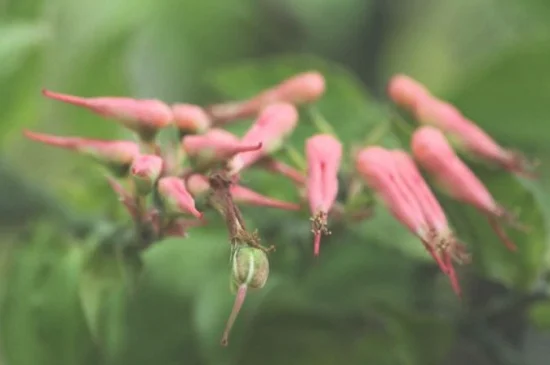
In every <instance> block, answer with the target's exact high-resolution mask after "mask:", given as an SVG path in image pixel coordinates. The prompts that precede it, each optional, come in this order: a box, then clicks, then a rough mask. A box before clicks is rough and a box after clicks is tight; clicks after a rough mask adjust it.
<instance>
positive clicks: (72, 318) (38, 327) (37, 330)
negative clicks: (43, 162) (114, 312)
mask: <svg viewBox="0 0 550 365" xmlns="http://www.w3.org/2000/svg"><path fill="white" fill-rule="evenodd" d="M82 248H83V247H82V246H79V245H78V244H76V242H74V243H73V242H68V241H67V237H66V236H64V235H63V234H60V233H58V232H56V231H55V229H54V228H50V227H48V226H46V225H42V226H40V227H38V228H37V230H36V231H34V233H33V235H32V238H31V239H30V240H29V241H27V242H26V243H25V244H20V243H18V245H17V246H16V247H15V249H14V250H13V252H12V255H11V256H10V263H9V265H10V268H9V270H8V272H7V277H6V278H3V280H5V290H4V296H3V298H2V307H1V311H2V323H1V331H2V341H3V346H2V350H3V352H4V355H5V358H6V361H7V362H8V363H9V364H13V365H31V364H35V365H41V364H52V365H53V364H59V365H63V364H67V365H74V364H97V361H98V360H99V358H98V356H99V354H98V352H97V349H96V347H95V346H94V344H93V342H92V341H91V338H90V335H89V332H88V330H87V326H86V322H85V319H84V316H83V313H82V311H81V307H80V302H79V299H78V292H77V288H78V276H79V271H80V267H81V264H82V255H83V249H82Z"/></svg>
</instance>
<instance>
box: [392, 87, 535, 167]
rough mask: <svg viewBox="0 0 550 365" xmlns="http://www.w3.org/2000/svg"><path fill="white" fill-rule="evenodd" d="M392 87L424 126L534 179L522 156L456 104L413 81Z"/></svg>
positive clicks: (473, 151)
mask: <svg viewBox="0 0 550 365" xmlns="http://www.w3.org/2000/svg"><path fill="white" fill-rule="evenodd" d="M392 81H393V83H391V84H390V89H389V92H390V95H391V97H392V99H393V100H394V101H395V102H396V103H398V104H400V105H401V106H403V107H405V108H407V109H408V110H409V111H410V112H411V113H412V114H413V115H414V117H415V118H416V119H417V121H418V122H419V123H421V124H425V125H431V126H434V127H437V128H439V129H440V130H442V131H443V132H444V133H445V134H447V135H449V137H451V138H452V140H453V142H457V143H458V145H459V147H460V148H462V149H464V150H465V151H466V152H468V153H470V154H472V155H473V156H475V157H477V158H479V159H481V160H484V161H487V162H490V163H494V164H497V165H500V166H502V167H503V168H505V169H506V170H509V171H512V172H514V173H517V174H519V175H523V176H525V177H535V176H536V174H535V173H534V172H533V171H534V168H535V166H534V164H533V163H532V162H530V161H528V160H527V159H526V158H525V156H524V155H523V154H521V153H520V152H517V151H512V150H509V149H505V148H503V147H501V146H500V145H499V144H498V143H497V142H496V141H495V140H494V139H493V138H491V137H490V136H489V135H488V134H487V133H486V132H485V131H484V130H483V129H481V128H480V127H479V126H478V125H477V124H475V123H474V122H473V121H471V120H470V119H468V118H466V117H465V116H464V115H463V114H462V113H461V112H460V111H459V110H458V109H457V108H456V107H454V106H453V105H451V104H449V103H447V102H445V101H442V100H439V99H438V98H436V97H433V96H432V95H430V94H429V93H428V92H427V90H426V89H425V88H424V87H423V86H422V85H420V84H419V83H417V82H416V81H414V80H412V79H410V78H409V79H404V78H397V79H396V80H392Z"/></svg>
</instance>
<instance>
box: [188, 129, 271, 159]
mask: <svg viewBox="0 0 550 365" xmlns="http://www.w3.org/2000/svg"><path fill="white" fill-rule="evenodd" d="M262 146H263V144H262V142H254V143H246V142H241V141H239V139H238V138H237V137H236V136H234V135H233V134H231V133H230V132H228V131H225V130H223V129H210V130H209V131H207V132H206V133H205V134H200V135H188V136H185V137H183V139H182V148H183V149H184V151H185V152H186V153H187V154H188V155H189V156H192V157H197V158H198V159H199V160H201V162H202V163H211V162H216V161H226V160H229V159H231V158H232V157H233V156H235V155H237V154H239V153H244V152H252V151H259V150H261V149H262Z"/></svg>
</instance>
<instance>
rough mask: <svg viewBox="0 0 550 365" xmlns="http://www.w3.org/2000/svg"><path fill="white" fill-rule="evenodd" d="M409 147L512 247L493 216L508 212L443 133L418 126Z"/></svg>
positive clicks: (508, 215)
mask: <svg viewBox="0 0 550 365" xmlns="http://www.w3.org/2000/svg"><path fill="white" fill-rule="evenodd" d="M411 147H412V150H413V153H414V157H415V159H416V160H417V161H418V162H419V163H420V165H421V166H422V167H423V168H424V169H425V170H426V171H428V172H429V173H430V174H431V175H432V176H434V178H435V179H436V181H437V182H438V183H439V184H440V185H441V187H443V188H444V190H445V191H446V192H447V193H448V194H449V195H451V196H452V197H453V198H455V199H456V200H459V201H461V202H464V203H466V204H470V205H472V206H474V207H476V208H477V209H478V210H479V211H481V212H482V213H484V214H485V215H486V216H487V217H488V218H489V220H490V223H491V226H493V228H494V229H495V232H496V233H497V234H498V236H499V238H501V239H502V240H503V242H504V244H505V245H506V246H507V247H508V248H509V249H510V250H515V249H516V246H515V245H514V244H513V243H512V242H511V241H510V240H509V239H508V238H507V237H506V235H505V234H504V232H503V231H502V230H501V229H500V227H498V225H496V224H495V220H494V219H495V218H505V219H510V218H511V217H512V216H511V214H510V213H508V212H507V211H506V210H505V209H504V208H503V207H502V206H500V205H499V204H498V203H497V202H495V200H494V198H493V197H492V195H491V193H490V192H489V191H488V190H487V188H486V187H485V186H484V185H483V183H482V182H481V181H480V180H479V179H478V178H477V177H476V176H475V174H474V173H473V172H472V171H471V170H470V169H469V168H468V166H467V165H466V164H465V163H464V162H462V160H460V158H459V157H458V156H457V155H456V153H455V152H454V151H453V149H452V148H451V146H450V145H449V143H448V141H447V139H446V138H445V136H444V135H443V133H441V132H440V131H439V130H438V129H436V128H433V127H421V128H419V129H418V130H417V131H416V132H415V133H414V134H413V137H412V140H411Z"/></svg>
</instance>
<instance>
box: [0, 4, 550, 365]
mask: <svg viewBox="0 0 550 365" xmlns="http://www.w3.org/2000/svg"><path fill="white" fill-rule="evenodd" d="M548 19H550V2H548V1H547V0H521V1H518V0H461V1H454V0H255V1H254V0H223V1H222V0H216V1H212V0H200V1H199V0H179V1H177V0H164V1H158V0H95V1H84V0H43V1H40V0H0V148H1V151H2V153H1V154H0V228H1V230H0V241H1V245H0V269H1V276H0V293H1V306H0V340H1V341H0V356H1V358H0V362H1V363H2V364H3V365H39V364H52V365H54V364H55V365H65V364H66V365H76V364H79V365H80V364H132V365H141V364H144V365H145V364H159V365H173V364H240V365H245V364H259V363H261V364H266V365H271V364H278V365H279V364H285V365H286V364H288V365H290V364H300V365H306V364H316V365H324V364H336V363H347V364H373V365H386V364H388V365H400V364H403V365H421V364H422V365H428V364H457V365H459V364H472V365H474V364H479V365H488V364H506V365H508V364H510V365H512V364H529V365H538V364H541V365H542V364H547V363H548V358H549V357H550V332H548V329H549V328H550V299H549V298H548V284H547V276H546V273H547V269H548V267H549V266H550V254H549V250H548V234H547V225H548V213H549V212H548V209H550V188H549V186H550V168H549V167H548V166H550V22H549V21H548ZM309 69H317V70H319V71H322V72H323V73H324V74H325V76H326V78H327V87H328V91H327V94H326V96H325V97H324V98H323V99H322V100H321V101H320V102H319V103H318V109H319V110H320V112H322V113H323V115H324V116H325V118H326V119H327V120H328V121H329V122H330V123H331V124H332V125H333V127H334V129H335V130H336V131H337V133H338V135H339V136H340V138H341V139H342V140H343V141H344V142H345V143H346V145H347V146H348V147H349V146H351V143H352V142H355V143H357V142H360V141H361V140H364V138H366V137H367V136H368V135H369V133H371V132H372V131H373V130H376V128H377V126H380V125H386V124H387V125H388V126H389V127H388V130H387V131H386V135H385V137H384V138H382V140H381V141H380V143H388V144H394V145H395V144H396V143H402V144H403V142H406V141H405V139H404V137H403V136H404V133H403V130H402V129H395V130H394V128H393V124H392V122H391V120H390V119H391V117H390V114H389V112H388V104H387V101H386V98H385V95H384V89H385V84H386V82H387V80H388V78H389V77H390V76H391V75H392V74H394V73H396V72H404V73H407V74H409V75H411V76H413V77H415V78H416V79H418V80H420V81H421V82H423V83H425V84H426V85H427V86H428V87H429V88H430V89H431V90H432V91H433V92H434V93H435V94H436V95H438V96H440V97H442V98H444V99H447V100H450V101H452V102H454V103H455V104H456V105H457V106H459V107H460V108H461V109H462V110H463V111H464V113H465V114H466V115H468V116H469V117H471V118H472V119H474V120H476V121H477V122H478V123H479V124H480V125H481V126H482V127H483V128H485V129H486V130H487V131H489V132H490V133H491V134H492V135H493V136H494V137H495V138H496V139H497V140H498V141H499V142H502V144H504V145H506V146H510V147H513V148H517V149H519V150H522V151H524V152H525V153H527V154H528V155H530V156H534V157H537V158H538V159H539V160H540V161H541V163H542V167H541V171H542V177H541V179H540V181H538V182H528V181H522V180H518V179H515V178H513V177H510V176H509V175H508V174H505V173H502V172H496V171H491V170H487V169H485V168H483V167H479V166H476V169H477V170H476V171H478V172H479V173H480V176H482V177H483V178H484V181H485V182H486V183H487V184H488V186H489V187H490V188H491V190H492V191H493V192H494V193H495V196H496V197H497V198H498V199H499V200H500V201H501V202H503V204H505V205H506V206H507V207H509V208H511V209H513V210H514V211H515V212H517V213H518V214H520V216H521V218H522V220H523V221H524V222H526V223H527V224H529V225H530V226H531V227H532V229H531V231H530V232H529V233H527V234H525V233H513V234H512V237H513V238H514V239H515V240H516V242H517V244H518V246H519V251H518V252H517V253H509V252H507V251H506V250H505V249H504V247H503V246H502V245H501V244H500V243H499V242H498V240H497V239H496V238H495V237H494V235H493V234H492V232H491V231H490V230H489V229H488V227H487V224H486V223H485V221H484V220H483V218H482V217H481V216H480V215H479V214H478V213H476V212H475V211H474V210H472V209H469V208H465V207H463V206H460V205H458V204H454V203H452V202H449V201H448V200H445V199H444V198H442V201H443V202H444V203H445V207H446V209H447V212H448V214H449V216H450V218H451V219H452V222H453V225H454V227H455V228H456V230H457V232H458V233H459V235H460V237H461V238H462V239H463V240H464V241H466V242H468V243H469V244H470V249H471V251H472V252H473V254H474V263H473V264H472V265H470V266H468V267H463V268H461V269H460V271H459V272H460V277H461V281H462V284H463V286H464V290H465V297H464V299H463V300H462V301H459V300H458V299H457V298H456V297H455V296H454V295H453V293H452V291H451V289H450V286H449V284H448V282H447V281H446V280H445V278H443V277H442V275H441V274H439V273H438V271H437V268H436V267H435V266H434V265H433V263H432V262H431V261H430V260H429V258H428V256H427V254H425V253H424V252H423V249H422V247H421V245H420V243H419V242H417V241H416V240H415V239H414V238H412V237H411V236H410V235H409V234H408V233H406V232H405V231H404V230H403V229H402V228H400V227H399V226H398V225H397V224H396V223H395V222H394V221H393V220H392V219H390V217H389V215H388V214H387V212H385V211H384V209H382V208H380V207H378V208H376V214H375V217H374V218H373V219H372V220H371V221H369V222H366V223H363V224H361V225H358V226H357V225H356V226H348V225H341V226H336V227H332V229H333V235H332V236H331V237H330V238H329V239H327V240H325V242H324V244H323V248H322V251H321V257H320V258H319V259H318V260H313V258H312V254H311V243H310V237H309V226H308V225H309V223H308V220H307V213H306V212H301V213H292V214H291V213H286V212H278V211H269V210H266V209H244V212H245V216H246V218H247V220H249V222H250V224H251V225H252V226H253V227H256V228H258V229H259V231H260V233H261V234H262V237H264V238H265V240H266V241H268V242H270V243H275V244H276V245H277V247H278V250H277V252H276V253H275V254H273V255H271V268H272V272H271V276H270V279H269V281H268V284H267V285H266V287H265V288H264V289H262V290H261V291H259V292H257V293H254V294H252V295H250V296H249V298H248V301H247V303H246V304H245V307H244V310H243V312H242V313H241V316H240V318H239V320H238V323H237V325H236V327H235V328H234V331H233V333H232V339H231V343H230V346H229V347H228V348H221V347H220V346H219V338H220V334H221V331H222V329H223V326H224V324H225V320H226V318H227V315H228V313H229V311H230V308H231V305H232V301H233V296H232V295H231V294H230V292H229V287H228V281H229V279H228V277H229V266H228V255H229V245H227V235H226V232H225V231H224V229H223V225H222V224H219V223H214V224H213V225H211V226H210V227H208V228H207V229H196V230H194V231H192V232H191V235H190V237H189V238H188V239H186V240H175V239H173V240H167V241H165V242H160V243H158V244H157V245H155V246H154V247H152V248H150V249H148V250H147V251H145V252H144V253H142V267H141V271H140V276H139V280H129V279H128V276H131V275H132V272H133V271H132V270H129V269H128V267H129V266H131V265H129V264H127V263H125V262H121V259H120V257H118V256H117V255H116V254H115V253H116V246H117V237H118V236H117V232H118V231H117V228H118V227H119V226H121V227H123V225H124V224H125V223H127V221H128V219H127V218H126V215H125V212H124V211H123V210H122V208H121V207H120V206H119V203H118V202H117V200H116V197H115V196H114V194H113V193H112V191H110V189H109V187H108V185H107V184H106V182H105V179H104V177H103V174H102V172H101V170H100V169H97V168H96V167H95V165H93V164H91V163H90V162H89V161H87V160H85V159H82V158H79V157H76V156H74V155H71V154H69V153H66V152H64V151H57V150H54V149H51V148H47V147H45V146H40V145H38V144H33V143H30V142H29V141H26V140H24V139H23V137H22V135H21V131H22V129H24V128H30V129H34V130H37V131H41V132H46V133H54V134H60V135H83V136H89V137H97V138H121V137H129V135H128V134H127V133H126V132H125V131H123V130H122V129H121V128H119V127H118V126H116V125H115V123H111V122H108V121H104V120H102V119H100V118H98V117H96V116H93V115H91V114H89V113H86V112H84V111H82V110H79V109H78V108H73V107H70V106H66V105H62V104H60V103H55V102H52V101H48V100H45V99H44V98H42V97H41V95H40V90H41V88H43V87H47V88H50V89H53V90H57V91H61V92H67V93H72V94H77V95H83V96H95V95H129V96H134V97H151V98H160V99H162V100H164V101H166V102H170V103H172V102H189V103H197V104H206V103H211V102H216V101H220V100H227V99H233V98H241V97H247V96H251V95H254V93H256V92H258V91H259V90H261V89H262V88H264V87H267V86H271V85H272V84H274V83H276V82H278V81H281V80H282V79H284V78H285V77H288V76H290V75H292V74H293V73H297V72H300V71H305V70H309ZM405 117H406V116H405ZM384 123H386V124H384ZM246 125H247V124H246V123H243V124H242V125H240V126H237V127H236V128H237V129H236V130H237V131H238V130H239V128H246ZM408 125H409V126H412V125H413V124H408ZM405 129H406V128H405ZM240 130H242V129H240ZM313 131H314V129H313V127H311V125H308V124H306V123H303V125H301V126H300V128H299V129H298V131H297V133H296V135H295V137H294V138H293V143H294V144H295V145H296V147H297V148H298V149H301V146H302V144H303V138H304V137H305V136H307V135H308V134H311V133H312V132H313ZM403 146H405V148H406V143H405V144H403ZM347 167H348V168H349V165H348V166H347ZM247 181H248V182H249V183H250V185H251V186H253V187H254V188H256V189H257V190H259V191H262V192H264V193H266V194H269V195H273V196H276V197H279V198H283V199H286V200H294V199H297V195H296V193H295V192H294V191H293V190H292V187H291V186H290V184H288V183H287V182H285V181H284V180H283V181H281V180H278V179H275V178H273V177H272V176H270V175H262V174H250V175H248V176H247ZM285 184H286V185H285ZM121 240H122V239H121ZM122 261H124V260H122ZM129 287H131V288H129ZM129 291H130V292H131V295H128V292H129Z"/></svg>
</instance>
